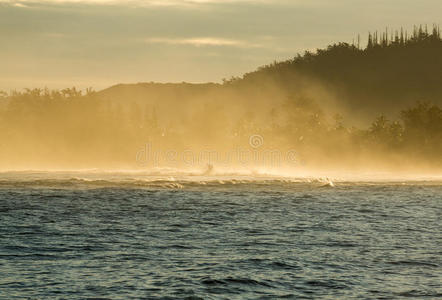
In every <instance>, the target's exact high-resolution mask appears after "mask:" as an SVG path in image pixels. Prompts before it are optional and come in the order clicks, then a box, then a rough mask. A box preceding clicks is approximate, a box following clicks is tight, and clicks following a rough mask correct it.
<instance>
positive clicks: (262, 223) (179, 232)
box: [0, 172, 442, 299]
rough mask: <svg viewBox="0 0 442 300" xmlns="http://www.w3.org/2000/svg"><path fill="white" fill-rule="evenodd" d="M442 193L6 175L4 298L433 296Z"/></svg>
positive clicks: (441, 251)
mask: <svg viewBox="0 0 442 300" xmlns="http://www.w3.org/2000/svg"><path fill="white" fill-rule="evenodd" d="M441 220H442V183H441V182H439V181H417V182H413V181H407V182H392V181H389V182H379V181H378V182H345V181H338V182H333V183H332V182H331V181H330V180H314V179H287V178H274V177H269V178H266V177H259V178H255V177H247V176H212V177H202V176H191V175H180V176H175V177H170V176H160V175H158V176H157V175H145V176H144V175H143V176H132V175H121V174H107V175H106V176H103V175H102V174H101V175H100V174H93V175H90V174H89V175H84V174H71V173H63V174H52V175H48V174H47V173H36V172H34V173H32V172H16V173H14V172H12V173H3V174H1V176H0V299H280V298H281V299H282V298H284V299H395V298H398V299H399V298H408V299H437V298H441V297H442V224H441Z"/></svg>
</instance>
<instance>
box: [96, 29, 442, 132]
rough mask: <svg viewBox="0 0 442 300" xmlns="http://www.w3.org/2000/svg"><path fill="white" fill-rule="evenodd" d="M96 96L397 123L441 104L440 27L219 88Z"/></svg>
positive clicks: (346, 48)
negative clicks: (282, 107)
mask: <svg viewBox="0 0 442 300" xmlns="http://www.w3.org/2000/svg"><path fill="white" fill-rule="evenodd" d="M318 90H319V91H320V92H317V91H318ZM99 94H100V95H102V96H104V97H105V98H110V99H115V100H120V101H122V102H126V101H127V100H129V99H138V100H140V101H147V103H146V104H149V103H150V104H149V105H154V106H155V105H161V104H159V103H161V102H169V103H170V102H178V103H181V104H183V103H184V102H186V101H192V99H195V98H197V99H199V100H198V101H204V99H206V100H208V101H218V102H220V103H223V102H224V100H225V98H226V97H227V96H229V95H235V96H234V97H235V98H236V99H238V95H239V97H240V98H241V99H242V101H245V102H248V101H254V100H256V101H263V98H266V99H267V101H269V102H272V101H285V100H281V98H284V99H286V100H288V101H290V100H291V99H292V100H295V101H296V99H299V98H303V99H304V100H305V99H306V98H307V100H311V101H312V102H315V103H316V104H318V105H319V106H320V107H322V108H323V109H324V110H328V111H329V112H331V113H337V112H338V113H340V114H343V115H344V117H345V118H346V119H349V120H350V121H352V122H357V121H361V122H362V123H363V122H368V121H371V120H372V119H373V118H374V117H375V116H378V115H379V114H385V115H387V116H390V117H393V118H395V117H397V115H395V114H396V113H397V112H398V111H400V110H401V109H404V108H407V107H410V106H412V105H414V104H415V103H416V102H417V101H428V102H432V103H434V104H438V105H441V104H442V38H441V33H440V30H439V28H438V27H436V26H434V27H433V28H432V29H430V30H429V29H427V28H426V27H415V29H414V32H413V33H410V34H409V33H408V32H406V31H404V30H398V31H395V32H392V31H391V30H387V31H386V32H384V33H377V32H376V33H370V34H369V37H368V45H367V46H365V47H362V46H359V45H358V43H355V44H348V43H337V44H334V45H331V46H329V47H328V48H326V49H318V50H317V51H315V52H305V53H304V54H303V55H298V56H296V57H294V58H293V59H290V60H287V61H282V62H275V63H272V64H270V65H267V66H263V67H260V68H258V69H257V70H256V71H254V72H250V73H246V74H245V75H244V76H242V77H241V78H232V79H230V80H224V84H222V85H220V84H197V85H194V84H188V83H182V84H158V83H140V84H129V85H117V86H113V87H111V88H109V89H106V90H104V91H102V92H100V93H99ZM258 98H260V99H259V100H257V99H258ZM330 99H332V100H330ZM240 101H241V100H240ZM330 101H331V102H330ZM225 103H226V104H227V103H228V101H227V102H225ZM249 104H250V103H249ZM330 104H332V106H331V105H330ZM331 107H332V108H333V109H334V111H333V109H332V110H330V109H331ZM360 124H361V123H360Z"/></svg>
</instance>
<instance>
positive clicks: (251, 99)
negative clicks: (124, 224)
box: [0, 27, 442, 172]
mask: <svg viewBox="0 0 442 300" xmlns="http://www.w3.org/2000/svg"><path fill="white" fill-rule="evenodd" d="M387 32H389V31H387ZM387 32H385V33H383V34H378V33H374V34H370V35H369V38H368V40H369V42H368V46H367V47H366V48H363V49H362V48H361V47H360V46H359V45H357V44H346V43H339V44H335V45H332V46H329V47H328V48H327V49H323V50H317V51H316V52H315V53H310V52H306V53H305V54H304V55H302V56H300V55H299V56H297V57H295V58H294V59H292V60H288V61H284V62H278V63H273V64H271V65H268V66H264V67H262V68H259V69H258V70H257V71H255V72H252V73H248V74H245V75H244V76H243V77H242V78H232V79H231V80H226V81H225V82H224V83H223V84H213V83H208V84H187V83H182V84H157V83H140V84H133V85H117V86H114V87H111V88H109V89H106V90H103V91H100V92H95V91H93V90H92V89H88V90H86V91H80V90H77V89H75V88H68V89H64V90H48V89H25V90H24V91H13V92H10V93H6V92H1V93H0V138H1V140H2V144H1V145H0V166H1V167H2V168H3V169H17V168H20V169H23V168H28V169H29V168H35V169H38V168H95V167H97V168H131V169H135V168H146V167H153V165H152V164H144V165H140V164H139V161H137V155H138V154H139V152H140V149H145V148H143V147H146V144H149V145H150V146H151V147H154V148H155V149H157V150H160V149H162V150H174V151H176V152H180V151H181V152H184V151H194V152H197V151H201V150H210V151H211V150H216V151H218V152H223V151H224V152H226V151H229V150H231V149H250V140H249V137H251V136H260V137H262V138H263V139H264V141H265V142H264V143H263V145H262V147H261V148H260V149H259V150H260V151H265V150H279V151H288V150H295V151H296V155H297V165H296V166H295V167H299V168H301V167H302V168H311V169H321V168H334V169H336V168H346V169H388V170H402V169H407V168H414V169H422V170H426V171H428V170H432V171H434V170H436V171H437V172H440V170H441V167H442V155H441V153H442V110H441V108H440V106H441V104H442V82H441V81H442V39H441V35H440V30H439V29H438V28H437V27H434V28H433V29H432V30H430V31H429V30H428V29H426V28H424V27H419V28H416V29H415V31H414V32H413V33H412V34H410V35H409V34H408V33H406V32H404V31H403V30H398V31H396V32H394V33H393V35H392V36H391V34H388V33H387ZM390 33H391V32H390ZM361 120H364V122H362V121H361ZM367 120H370V121H367ZM212 162H213V158H212V159H210V158H205V159H202V160H200V161H198V163H197V165H198V166H200V165H205V164H206V163H212ZM168 163H169V165H174V164H175V165H174V166H176V167H183V166H182V165H183V162H182V161H181V162H177V161H175V162H173V163H170V162H167V163H165V165H167V164H168ZM232 163H233V162H232ZM254 163H255V164H254V165H253V166H248V167H249V168H256V167H259V165H260V162H256V161H255V162H254ZM192 167H196V166H195V165H194V166H192Z"/></svg>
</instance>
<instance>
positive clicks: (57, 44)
mask: <svg viewBox="0 0 442 300" xmlns="http://www.w3.org/2000/svg"><path fill="white" fill-rule="evenodd" d="M441 12H442V1H441V0H419V1H416V0H132V1H131V0H129V1H117V0H54V1H50V0H46V1H45V0H18V1H15V0H0V37H1V42H0V89H4V90H9V89H12V88H22V87H37V86H38V87H44V86H48V87H50V88H60V87H67V86H73V85H76V86H79V87H82V88H84V87H86V86H92V87H95V88H96V89H100V88H104V87H107V86H110V85H112V84H115V83H120V82H125V83H128V82H145V81H159V82H181V81H189V82H205V81H214V82H219V81H221V80H222V78H228V77H230V76H232V75H234V76H238V75H242V74H243V73H244V72H247V71H252V70H254V69H256V68H257V67H258V66H260V65H263V64H267V63H270V62H272V61H274V60H282V59H286V58H291V57H293V56H295V55H296V53H298V52H303V51H304V50H307V49H315V48H317V47H324V46H326V45H328V44H329V43H332V42H335V41H347V42H351V41H352V39H353V38H355V37H357V35H358V33H361V34H362V35H363V36H364V38H365V36H366V34H367V32H368V31H369V30H382V29H383V28H385V27H386V26H388V27H390V28H391V27H395V28H398V27H399V28H400V26H404V27H406V28H411V27H412V25H413V24H425V23H427V24H429V25H431V24H433V23H439V24H440V23H442V22H441V18H442V14H441ZM440 25H442V24H440Z"/></svg>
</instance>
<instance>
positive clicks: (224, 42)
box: [144, 37, 261, 48]
mask: <svg viewBox="0 0 442 300" xmlns="http://www.w3.org/2000/svg"><path fill="white" fill-rule="evenodd" d="M144 42H145V43H148V44H169V45H190V46H195V47H203V46H227V47H237V48H259V47H261V46H260V45H258V44H253V43H248V42H245V41H241V40H232V39H224V38H216V37H196V38H186V39H180V38H148V39H145V40H144Z"/></svg>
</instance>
